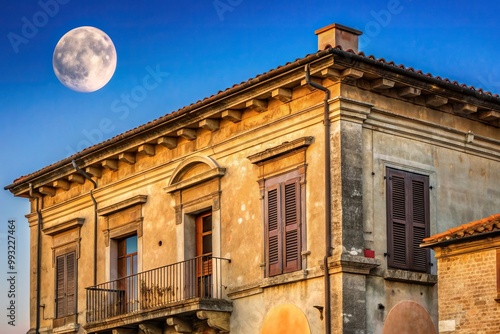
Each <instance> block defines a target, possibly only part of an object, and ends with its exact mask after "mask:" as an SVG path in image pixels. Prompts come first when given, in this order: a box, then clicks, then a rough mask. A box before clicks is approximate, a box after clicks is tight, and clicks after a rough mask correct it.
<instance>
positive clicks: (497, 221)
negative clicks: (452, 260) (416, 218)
mask: <svg viewBox="0 0 500 334" xmlns="http://www.w3.org/2000/svg"><path fill="white" fill-rule="evenodd" d="M494 231H498V232H500V213H497V214H494V215H491V216H489V217H486V218H483V219H479V220H476V221H473V222H470V223H467V224H464V225H461V226H458V227H454V228H450V229H449V230H447V231H445V232H443V233H438V234H435V235H433V236H430V237H428V238H425V239H424V240H423V243H422V247H429V246H433V245H436V244H440V243H452V242H460V241H461V240H463V239H467V238H469V237H479V236H481V235H483V234H486V233H489V232H494Z"/></svg>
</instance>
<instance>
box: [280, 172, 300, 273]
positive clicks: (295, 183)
mask: <svg viewBox="0 0 500 334" xmlns="http://www.w3.org/2000/svg"><path fill="white" fill-rule="evenodd" d="M299 193H300V184H299V180H298V179H293V180H289V181H287V182H285V184H284V195H285V196H284V205H283V208H284V215H283V216H284V218H285V221H284V233H285V236H284V239H285V250H284V255H285V256H284V261H285V262H284V266H285V268H284V272H291V271H295V270H298V269H300V260H301V258H300V233H299V231H300V229H299V227H300V202H299Z"/></svg>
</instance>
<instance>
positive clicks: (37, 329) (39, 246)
mask: <svg viewBox="0 0 500 334" xmlns="http://www.w3.org/2000/svg"><path fill="white" fill-rule="evenodd" d="M29 187H30V193H29V194H30V197H31V198H34V199H35V200H36V204H35V205H36V207H35V210H36V214H37V217H38V219H37V226H38V230H37V242H36V325H35V334H39V333H40V286H41V283H40V276H41V275H40V268H41V267H42V265H41V264H42V244H41V242H42V212H41V211H40V206H39V201H40V197H39V196H34V195H33V184H32V183H30V184H29Z"/></svg>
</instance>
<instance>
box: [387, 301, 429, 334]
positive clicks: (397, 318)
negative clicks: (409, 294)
mask: <svg viewBox="0 0 500 334" xmlns="http://www.w3.org/2000/svg"><path fill="white" fill-rule="evenodd" d="M382 333H383V334H410V333H411V334H436V333H437V331H436V327H435V326H434V323H433V322H432V318H431V316H430V315H429V313H428V312H427V310H426V309H425V308H423V307H422V306H421V305H420V304H418V303H416V302H414V301H411V300H405V301H402V302H399V303H398V304H396V305H395V306H394V307H393V308H392V309H391V310H390V311H389V314H387V318H386V319H385V322H384V331H383V332H382Z"/></svg>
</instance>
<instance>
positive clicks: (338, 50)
mask: <svg viewBox="0 0 500 334" xmlns="http://www.w3.org/2000/svg"><path fill="white" fill-rule="evenodd" d="M330 54H337V55H342V56H347V57H351V56H352V57H355V58H356V59H359V60H360V61H365V62H368V63H372V64H378V65H379V66H382V67H383V68H385V69H387V70H391V69H392V70H394V71H397V72H400V73H401V72H403V73H404V74H407V75H412V76H414V77H416V78H419V79H421V80H426V81H432V82H433V83H437V84H442V85H445V86H447V87H448V88H452V89H457V90H460V91H461V92H462V93H468V94H471V95H475V96H476V97H478V98H483V99H492V100H494V102H495V103H498V104H500V96H499V95H498V94H493V93H491V92H488V91H484V90H483V89H481V88H476V87H474V86H467V85H465V84H460V83H458V82H457V81H451V80H450V79H447V78H441V77H439V76H433V75H432V74H430V73H424V72H422V71H421V70H415V69H413V68H412V67H406V66H404V65H402V64H399V65H398V64H396V63H395V62H393V61H386V60H385V59H384V58H376V57H375V56H373V55H369V56H366V55H365V54H364V53H363V52H361V51H360V52H354V51H353V50H351V49H349V50H342V47H341V46H336V47H334V48H331V49H326V50H321V51H318V52H316V53H313V54H308V55H306V56H305V57H304V58H298V59H296V60H295V61H293V62H288V63H286V64H285V65H281V66H278V67H276V68H274V69H271V70H269V71H267V72H264V73H262V74H259V75H257V76H255V77H253V78H250V79H248V80H247V81H243V82H241V83H239V84H234V85H233V86H232V87H229V88H226V89H225V90H223V91H219V92H217V94H214V95H211V96H209V97H206V98H204V99H202V100H198V101H197V102H194V103H192V104H190V105H188V106H185V107H182V108H180V109H178V110H176V111H173V112H171V113H168V114H166V115H164V116H162V117H159V118H157V119H155V120H153V121H150V122H148V123H146V124H143V125H140V126H138V127H136V128H134V129H131V130H128V131H126V132H124V133H122V134H119V135H117V136H115V137H113V138H110V139H108V140H106V141H104V142H101V143H99V144H96V145H93V146H90V147H87V148H85V149H83V150H82V151H80V152H78V153H75V154H73V155H72V156H70V157H68V158H65V159H63V160H60V161H58V162H56V163H54V164H51V165H49V166H46V167H44V168H42V169H40V170H38V171H36V172H34V173H31V174H28V175H24V176H21V177H19V178H17V179H16V180H14V182H13V183H12V184H10V185H8V186H6V187H5V188H4V189H11V188H13V187H14V186H16V185H17V184H20V183H22V182H26V181H28V180H30V179H32V178H34V177H37V176H40V175H43V174H44V173H46V172H47V171H50V170H52V169H54V168H57V167H60V166H62V165H64V164H67V163H70V162H71V161H72V160H76V159H78V158H81V157H83V156H85V155H86V154H89V153H91V152H94V151H97V150H99V149H101V148H103V147H106V146H107V145H111V144H113V143H116V142H118V141H120V140H123V139H125V138H128V137H131V136H133V135H135V134H138V133H140V132H143V131H145V130H147V129H150V128H152V127H154V126H156V125H158V124H160V123H164V122H167V121H169V120H172V119H174V118H176V117H180V116H181V115H183V114H185V113H188V112H190V111H193V110H195V109H197V108H201V107H203V106H204V105H207V104H209V103H211V102H213V101H216V100H218V99H221V98H224V97H226V96H228V95H230V94H234V93H236V92H238V91H240V90H242V89H244V88H246V87H249V86H251V85H254V84H256V83H259V82H261V81H263V80H266V79H269V78H270V77H273V76H276V75H278V74H281V73H284V72H286V71H288V70H290V69H293V68H296V67H298V66H303V65H304V64H306V63H310V62H311V61H313V60H315V59H319V58H322V57H325V56H328V55H330Z"/></svg>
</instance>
